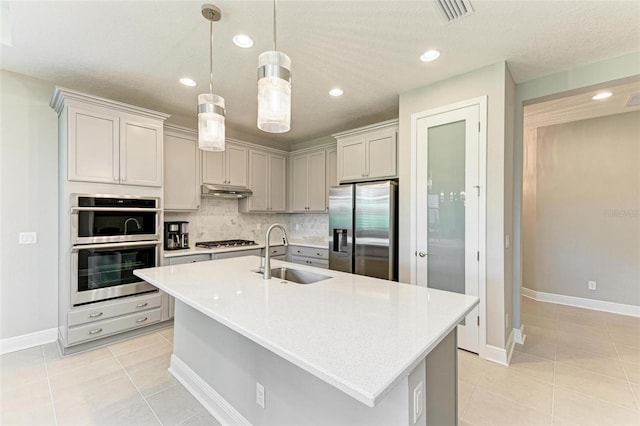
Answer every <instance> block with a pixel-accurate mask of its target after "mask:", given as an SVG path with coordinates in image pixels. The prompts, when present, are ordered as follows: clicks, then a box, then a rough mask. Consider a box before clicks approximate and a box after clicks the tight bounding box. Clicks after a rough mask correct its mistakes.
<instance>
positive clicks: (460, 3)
mask: <svg viewBox="0 0 640 426" xmlns="http://www.w3.org/2000/svg"><path fill="white" fill-rule="evenodd" d="M433 2H434V3H435V5H436V8H437V9H438V10H439V11H440V13H441V14H442V17H443V18H444V20H445V21H447V22H451V21H455V20H456V19H459V18H462V17H463V16H467V15H471V14H472V13H473V8H472V7H471V3H469V0H433Z"/></svg>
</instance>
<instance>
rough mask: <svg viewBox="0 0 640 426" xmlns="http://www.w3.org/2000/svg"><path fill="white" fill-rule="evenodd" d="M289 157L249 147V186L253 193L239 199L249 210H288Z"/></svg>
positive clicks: (240, 205) (246, 209) (240, 204)
mask: <svg viewBox="0 0 640 426" xmlns="http://www.w3.org/2000/svg"><path fill="white" fill-rule="evenodd" d="M286 185H287V157H286V154H285V153H276V152H271V151H266V150H261V149H255V148H251V149H249V188H250V189H251V191H253V195H252V196H250V197H248V198H243V199H241V200H240V201H239V210H240V211H241V212H243V213H248V212H284V211H286V208H287V205H286Z"/></svg>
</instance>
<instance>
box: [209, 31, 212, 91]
mask: <svg viewBox="0 0 640 426" xmlns="http://www.w3.org/2000/svg"><path fill="white" fill-rule="evenodd" d="M209 93H210V94H211V95H213V21H209Z"/></svg>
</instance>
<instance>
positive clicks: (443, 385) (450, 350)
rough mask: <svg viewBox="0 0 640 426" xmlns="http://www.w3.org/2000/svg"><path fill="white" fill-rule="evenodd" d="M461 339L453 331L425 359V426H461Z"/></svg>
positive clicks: (454, 330)
mask: <svg viewBox="0 0 640 426" xmlns="http://www.w3.org/2000/svg"><path fill="white" fill-rule="evenodd" d="M457 342H458V338H457V331H456V329H455V328H454V329H453V331H451V332H450V333H449V334H448V335H447V337H445V338H444V339H443V340H442V341H441V342H440V343H439V344H438V346H436V347H435V348H434V349H433V350H432V351H431V352H429V354H428V355H427V358H426V398H427V409H426V415H427V416H426V417H427V418H426V424H427V425H452V426H453V425H457V424H458V344H457Z"/></svg>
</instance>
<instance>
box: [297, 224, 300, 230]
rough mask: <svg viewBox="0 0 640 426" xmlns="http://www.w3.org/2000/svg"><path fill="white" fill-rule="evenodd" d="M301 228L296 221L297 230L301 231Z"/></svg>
mask: <svg viewBox="0 0 640 426" xmlns="http://www.w3.org/2000/svg"><path fill="white" fill-rule="evenodd" d="M299 230H300V224H299V223H296V231H299Z"/></svg>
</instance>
